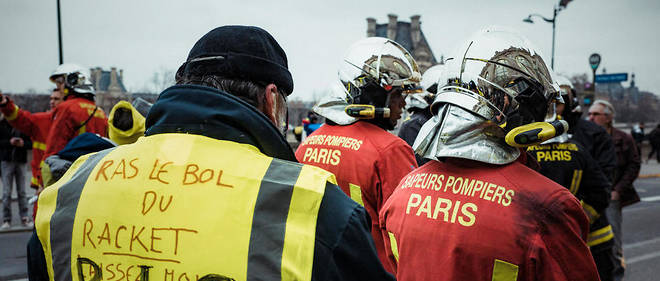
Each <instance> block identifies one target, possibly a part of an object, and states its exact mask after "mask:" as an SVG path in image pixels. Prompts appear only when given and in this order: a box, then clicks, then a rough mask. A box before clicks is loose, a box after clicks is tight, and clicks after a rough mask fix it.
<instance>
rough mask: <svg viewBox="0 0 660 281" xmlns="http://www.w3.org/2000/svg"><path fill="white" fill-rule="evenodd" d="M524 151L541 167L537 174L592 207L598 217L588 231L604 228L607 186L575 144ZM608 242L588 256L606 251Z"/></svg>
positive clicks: (608, 195)
mask: <svg viewBox="0 0 660 281" xmlns="http://www.w3.org/2000/svg"><path fill="white" fill-rule="evenodd" d="M528 151H529V152H530V154H531V155H533V156H534V158H535V159H536V160H537V161H538V163H539V164H540V165H541V170H539V173H540V174H542V175H544V176H546V177H547V178H549V179H551V180H552V181H554V182H556V183H558V184H560V185H562V186H563V187H565V188H567V189H568V190H570V191H571V193H573V195H575V197H577V198H578V199H579V200H582V201H584V203H586V204H588V205H589V206H591V207H593V208H594V210H595V211H596V212H598V214H600V217H598V218H597V219H596V220H594V221H591V224H590V225H589V231H590V232H594V231H598V230H600V229H602V228H603V227H606V226H608V225H609V224H610V223H609V221H608V220H607V216H605V208H606V207H607V206H608V205H609V203H610V192H609V191H610V190H611V183H610V181H609V180H608V179H607V177H606V176H605V174H604V173H603V171H602V170H601V169H600V167H598V163H596V160H594V159H593V158H592V157H591V155H590V154H589V152H587V151H586V150H585V148H584V147H583V146H582V145H580V144H579V143H577V142H575V141H570V142H567V143H561V144H559V143H553V144H543V145H535V146H532V147H530V148H528ZM612 245H613V242H612V240H609V241H606V242H603V243H599V244H597V245H594V246H592V247H591V251H592V252H598V251H603V250H606V249H610V248H611V247H612Z"/></svg>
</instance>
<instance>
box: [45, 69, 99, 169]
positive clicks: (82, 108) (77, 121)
mask: <svg viewBox="0 0 660 281" xmlns="http://www.w3.org/2000/svg"><path fill="white" fill-rule="evenodd" d="M50 80H51V81H53V82H54V83H55V84H56V85H57V87H58V88H59V89H61V91H62V93H64V102H62V103H61V104H60V105H58V106H57V107H56V108H55V110H53V119H52V120H53V123H52V126H51V128H50V131H49V132H48V137H47V138H46V152H45V155H44V159H46V158H47V157H48V156H51V155H53V154H55V153H57V152H58V151H60V150H62V149H63V148H64V147H65V146H66V144H67V143H68V142H69V141H70V140H71V139H73V138H74V137H76V136H77V135H80V134H82V133H85V132H91V133H95V134H99V135H101V136H103V137H107V136H108V118H107V117H106V115H105V113H104V112H103V109H101V108H100V107H98V106H96V104H95V103H94V94H95V93H94V87H93V86H92V82H91V80H90V74H89V70H88V69H85V68H83V67H80V66H78V65H75V64H62V65H60V66H58V68H57V69H56V70H55V72H54V73H53V75H51V77H50Z"/></svg>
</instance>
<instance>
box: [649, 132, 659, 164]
mask: <svg viewBox="0 0 660 281" xmlns="http://www.w3.org/2000/svg"><path fill="white" fill-rule="evenodd" d="M648 138H649V144H650V145H651V152H650V153H649V155H648V156H647V157H646V163H648V162H649V160H651V158H652V157H653V154H655V157H656V158H655V159H656V161H658V164H660V124H658V126H656V127H655V129H653V131H651V132H650V133H649V136H648Z"/></svg>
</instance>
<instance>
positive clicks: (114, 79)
mask: <svg viewBox="0 0 660 281" xmlns="http://www.w3.org/2000/svg"><path fill="white" fill-rule="evenodd" d="M90 73H91V76H92V77H90V79H91V80H92V84H93V85H94V89H95V90H96V104H97V105H99V106H100V107H101V108H103V110H104V111H105V112H106V113H110V109H112V107H113V106H114V105H115V104H116V103H117V102H118V101H120V100H128V101H130V100H131V97H130V94H129V93H128V91H126V87H125V86H124V82H123V81H124V71H123V70H121V69H119V70H117V68H116V67H111V68H110V71H107V70H103V69H101V68H100V67H96V68H92V69H90Z"/></svg>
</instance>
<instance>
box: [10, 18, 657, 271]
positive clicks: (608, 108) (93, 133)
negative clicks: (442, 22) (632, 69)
mask: <svg viewBox="0 0 660 281" xmlns="http://www.w3.org/2000/svg"><path fill="white" fill-rule="evenodd" d="M459 50H460V54H456V57H454V59H452V60H449V61H448V62H447V63H446V64H444V65H441V66H437V67H433V68H430V69H428V70H427V71H426V72H425V73H423V74H424V75H422V73H421V71H420V69H419V67H418V65H417V63H416V62H415V60H414V59H413V57H412V56H411V54H410V53H409V52H408V51H407V50H406V49H405V48H404V47H402V46H401V45H400V44H398V43H397V42H395V41H393V40H390V39H386V38H380V37H371V38H366V39H362V40H359V41H357V42H355V43H354V44H353V45H351V46H349V47H348V49H347V51H346V54H345V55H344V57H343V58H342V60H341V61H342V63H341V66H340V67H339V69H338V77H337V81H336V84H335V85H334V86H333V88H332V90H331V91H330V93H329V94H328V95H327V96H324V97H323V98H322V99H321V100H320V101H319V103H318V104H316V105H315V106H314V108H313V111H314V113H313V114H310V115H309V116H308V118H309V119H308V121H306V123H305V124H304V127H303V128H302V129H301V131H300V134H301V135H302V136H303V137H302V138H301V140H302V142H301V143H300V145H299V146H298V148H297V149H296V151H295V152H294V151H293V150H292V149H291V147H290V146H289V144H288V142H287V140H286V137H285V135H286V131H287V124H288V120H287V119H288V114H287V98H288V96H289V95H290V94H291V93H292V92H293V88H294V83H293V77H292V75H291V73H290V72H289V69H288V59H287V54H286V53H285V51H284V50H283V49H282V48H281V47H280V45H279V44H278V42H277V41H276V40H275V38H273V36H271V35H270V34H269V33H268V32H267V31H266V30H263V29H261V28H258V27H252V26H222V27H218V28H216V29H213V30H211V31H210V32H208V33H207V34H205V35H204V36H202V37H201V38H200V39H199V40H198V41H197V42H196V43H195V45H194V46H193V47H192V49H191V50H190V52H189V54H188V58H187V60H186V62H185V63H183V64H182V65H181V67H180V68H179V69H178V71H177V72H176V85H174V86H172V87H170V88H168V89H166V90H165V91H163V92H162V93H161V94H160V95H159V98H158V100H157V101H156V102H155V103H154V104H153V105H151V104H147V105H145V104H144V103H142V102H141V101H139V100H138V101H136V102H134V103H132V104H131V103H128V102H120V103H118V104H117V105H116V106H115V107H114V108H113V109H112V111H111V112H110V115H109V117H108V116H106V114H105V112H104V111H103V110H102V109H101V108H99V107H98V106H96V105H95V103H94V97H95V91H94V88H93V87H92V84H91V82H90V81H89V77H90V76H89V73H88V70H86V69H84V68H82V67H80V66H77V65H73V64H63V65H60V66H59V67H58V68H57V69H56V71H55V72H54V73H53V74H52V76H50V80H51V81H52V82H53V83H55V85H56V88H55V89H54V90H53V94H52V95H51V109H50V110H49V111H47V112H43V113H30V112H27V111H25V110H22V109H20V108H19V107H18V106H17V105H16V104H14V103H13V101H12V100H11V99H10V98H8V97H7V96H6V95H3V96H1V100H0V111H1V112H2V113H3V116H4V120H3V121H2V123H0V126H2V128H0V129H1V130H2V132H0V133H2V135H0V141H1V142H2V145H3V146H2V148H3V149H4V150H3V153H2V167H1V168H2V178H3V186H5V192H3V202H7V200H6V199H5V193H6V190H7V189H8V188H7V186H9V187H11V180H12V179H13V178H14V177H15V178H16V179H17V183H18V182H20V181H22V180H21V178H22V177H23V173H22V172H16V170H17V168H16V167H21V164H20V163H25V162H26V159H25V158H26V157H25V156H24V155H25V149H27V148H29V147H30V146H31V147H32V149H33V156H34V157H33V159H32V162H31V167H32V175H33V176H34V179H33V180H32V181H31V184H32V186H33V187H34V188H37V189H38V193H39V200H38V204H36V205H35V210H34V214H35V217H34V233H33V235H32V238H31V239H30V241H29V243H28V272H29V278H30V280H69V279H72V280H101V279H103V278H106V277H108V276H109V275H112V278H114V276H115V275H116V274H118V273H119V272H121V273H122V274H123V276H126V278H127V279H128V276H130V275H132V276H141V277H140V278H141V280H147V279H148V278H149V276H154V277H158V278H160V277H163V276H164V278H165V279H168V280H169V279H172V280H193V279H194V280H248V279H250V280H394V279H399V280H497V281H501V280H621V278H622V277H623V274H624V271H625V262H624V259H623V251H622V247H621V236H622V230H621V209H622V208H623V207H625V206H628V205H630V204H634V203H636V202H638V201H639V197H638V196H637V194H636V192H635V189H634V187H633V185H632V183H633V181H634V180H635V178H636V177H637V175H638V173H639V169H640V164H641V160H640V151H639V150H638V145H639V144H640V141H639V140H638V141H637V142H636V140H637V139H638V138H635V139H633V137H632V136H631V135H630V134H627V133H625V132H623V131H621V130H619V129H617V128H615V127H614V126H613V120H614V115H615V110H614V107H613V106H612V105H611V104H610V103H609V102H607V101H605V100H596V101H595V102H594V103H593V105H592V106H591V107H590V108H588V112H587V116H588V119H589V120H587V119H585V118H584V117H582V115H583V114H584V112H583V109H582V108H581V106H580V104H579V102H578V99H577V95H576V92H575V89H574V87H573V85H572V84H571V82H570V81H568V79H566V78H563V77H561V76H559V75H556V74H555V73H553V71H552V70H551V69H550V68H548V66H547V64H546V63H545V61H544V60H543V59H542V58H541V57H540V56H539V55H538V52H537V50H536V49H535V48H534V46H533V45H531V44H530V43H529V42H528V41H527V40H526V39H525V38H524V37H522V36H521V35H520V34H518V33H516V32H514V31H510V30H502V29H499V28H487V29H484V30H482V31H480V32H477V33H476V34H475V35H474V36H473V37H472V38H471V39H469V40H468V42H466V43H465V44H464V45H461V46H460V47H459ZM404 110H408V111H409V112H410V113H411V114H412V117H411V118H410V120H407V121H406V122H404V123H403V124H402V125H401V128H400V130H399V134H398V136H397V135H394V134H392V133H390V132H388V131H391V130H393V129H394V128H395V126H396V125H397V123H398V122H399V121H400V119H401V116H402V115H403V112H404ZM147 113H148V114H147ZM319 117H322V119H323V120H325V121H324V123H323V124H321V123H320V122H319V120H320V119H321V118H319ZM658 128H660V126H659V127H658ZM303 130H304V131H303ZM659 130H660V129H656V130H654V132H655V133H651V134H650V137H649V140H651V141H652V142H653V141H654V140H655V141H656V142H657V140H658V139H660V132H659ZM5 132H7V133H5ZM642 136H643V132H642ZM108 137H109V138H108ZM656 150H658V152H657V153H658V154H657V155H658V157H660V147H657V146H654V151H653V152H652V153H656ZM21 156H22V158H21ZM649 157H651V155H649ZM659 160H660V159H659ZM6 174H7V175H6ZM5 177H6V178H5ZM23 181H24V180H23ZM17 188H19V189H23V187H22V186H20V185H18V184H17ZM9 190H10V192H9V193H11V189H10V188H9ZM19 197H20V198H22V199H19V205H20V206H19V209H20V216H21V218H22V221H23V223H24V224H26V225H27V224H29V223H30V218H29V217H28V206H27V203H26V202H25V196H24V194H20V195H19ZM193 210H194V213H193ZM7 213H8V212H7V207H5V222H6V221H7V217H6V216H7ZM9 216H11V213H10V212H9ZM143 232H144V233H143ZM112 278H111V279H112ZM122 278H123V277H122ZM120 279H121V278H120Z"/></svg>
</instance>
